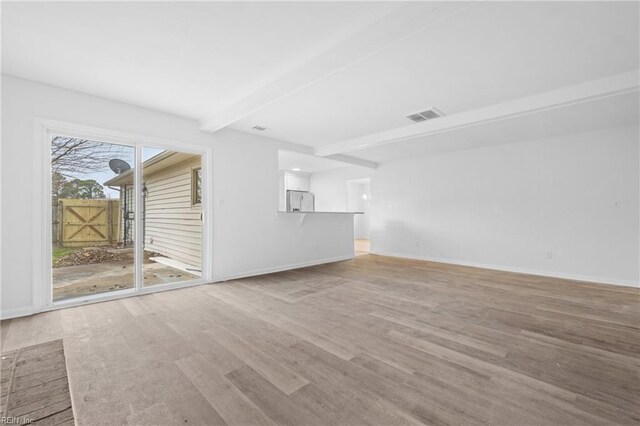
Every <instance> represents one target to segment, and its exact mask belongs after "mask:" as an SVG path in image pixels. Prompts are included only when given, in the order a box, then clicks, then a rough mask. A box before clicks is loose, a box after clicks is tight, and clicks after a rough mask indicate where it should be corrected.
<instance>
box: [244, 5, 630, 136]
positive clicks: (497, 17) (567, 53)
mask: <svg viewBox="0 0 640 426" xmlns="http://www.w3.org/2000/svg"><path fill="white" fill-rule="evenodd" d="M634 11H635V13H634ZM637 11H638V3H625V4H621V5H611V4H605V3H596V2H592V3H580V2H578V3H573V2H500V3H492V2H486V3H481V4H476V5H474V6H473V7H470V8H468V9H466V10H465V11H463V12H461V13H459V14H457V15H454V16H451V17H448V18H447V19H444V20H442V21H440V22H439V23H437V24H435V25H432V26H428V27H426V28H425V29H424V30H423V31H421V32H419V33H417V34H415V35H413V36H411V37H409V38H407V39H404V40H401V41H400V42H397V43H395V44H393V45H391V46H388V47H387V48H385V49H381V50H380V51H378V52H376V53H375V54H373V55H371V56H369V57H367V58H365V59H363V60H361V61H359V62H357V63H355V64H353V65H351V66H349V67H347V68H345V69H342V70H340V71H339V72H336V73H334V74H332V75H330V76H328V77H327V78H325V79H323V80H322V81H319V82H318V83H316V84H313V85H311V86H309V87H307V88H305V89H303V90H301V91H299V92H297V93H295V94H293V95H292V96H289V97H287V98H285V99H283V100H281V101H279V102H277V103H275V104H273V105H270V106H268V107H266V108H264V109H262V110H260V111H257V112H255V113H253V114H251V115H249V116H248V117H246V118H244V119H242V120H240V121H238V122H237V123H235V124H233V125H232V127H233V128H235V129H238V130H246V129H247V128H249V127H251V126H252V125H253V124H255V123H259V124H262V125H265V126H267V127H269V128H270V129H272V130H271V136H273V137H275V138H280V139H284V140H288V141H293V142H297V143H302V144H305V145H311V146H321V145H324V144H328V143H333V142H337V141H340V140H344V139H350V138H355V137H357V136H361V135H364V134H368V133H376V132H380V131H382V130H386V129H390V128H394V127H399V126H404V125H407V124H410V122H409V121H408V120H407V118H406V115H408V114H411V113H413V112H417V111H423V110H425V109H428V108H430V107H432V106H435V107H437V108H438V109H440V110H442V111H443V112H444V113H445V114H447V115H452V114H456V113H459V112H462V111H468V110H473V109H476V108H481V107H484V106H488V105H493V104H497V103H500V102H505V101H508V100H512V99H516V98H519V97H523V96H527V95H532V94H536V93H539V92H545V91H548V90H552V89H557V88H560V87H563V86H567V85H572V84H576V83H582V82H585V81H589V80H593V79H597V78H601V77H605V76H608V75H612V74H616V73H621V72H624V71H629V70H633V69H637V68H638V50H639V45H638V36H639V33H638V31H639V30H638V12H637Z"/></svg>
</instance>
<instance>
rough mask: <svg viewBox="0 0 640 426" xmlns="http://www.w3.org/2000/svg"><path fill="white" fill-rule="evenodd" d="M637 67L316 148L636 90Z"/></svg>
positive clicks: (376, 142)
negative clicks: (584, 81)
mask: <svg viewBox="0 0 640 426" xmlns="http://www.w3.org/2000/svg"><path fill="white" fill-rule="evenodd" d="M639 82H640V73H639V70H635V71H629V72H626V73H622V74H616V75H613V76H610V77H605V78H601V79H598V80H592V81H589V82H587V83H582V84H576V85H573V86H567V87H564V88H562V89H558V90H552V91H549V92H544V93H541V94H538V95H533V96H526V97H523V98H520V99H517V100H514V101H509V102H504V103H500V104H496V105H492V106H489V107H486V108H479V109H475V110H472V111H466V112H461V113H458V114H453V115H450V116H445V117H440V118H437V119H434V120H428V121H423V122H421V123H418V124H410V125H407V126H402V127H397V128H395V129H390V130H385V131H383V132H379V133H373V134H369V135H365V136H361V137H358V138H354V139H348V140H344V141H341V142H336V143H333V144H329V145H325V146H321V147H318V148H316V150H315V154H316V155H318V156H321V157H327V156H332V155H336V154H344V153H348V152H357V151H360V150H363V149H367V148H372V147H375V146H380V145H385V144H391V143H394V142H399V141H404V140H408V139H414V138H418V137H421V136H426V135H432V134H437V133H444V132H449V131H452V130H456V129H461V128H464V127H470V126H477V125H481V124H484V123H489V122H493V121H499V120H506V119H510V118H513V117H518V116H521V115H526V114H533V113H536V112H540V111H545V110H550V109H554V108H561V107H565V106H569V105H573V104H579V103H583V102H589V101H592V100H595V99H600V98H606V97H610V96H617V95H621V94H625V93H631V92H634V91H635V92H637V91H638V90H639V89H640V84H639Z"/></svg>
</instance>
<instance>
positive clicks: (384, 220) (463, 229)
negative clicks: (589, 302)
mask: <svg viewBox="0 0 640 426" xmlns="http://www.w3.org/2000/svg"><path fill="white" fill-rule="evenodd" d="M638 137H639V135H638V126H628V127H621V128H612V129H607V130H603V131H597V132H589V133H580V134H572V135H567V136H562V137H556V138H549V139H542V140H535V141H528V142H520V143H513V144H508V145H500V146H492V147H486V148H478V149H472V150H464V151H456V152H449V153H445V154H440V155H435V156H429V157H422V158H412V159H407V160H403V161H398V162H393V163H387V164H382V165H381V166H380V167H379V168H378V170H377V171H376V175H375V177H374V179H372V210H373V216H372V222H371V233H372V251H373V252H376V253H380V254H392V255H401V256H408V257H415V258H424V259H433V260H441V261H446V262H454V263H467V264H472V265H480V266H488V267H494V268H499V269H508V270H518V271H526V272H532V273H538V274H543V275H553V276H560V277H571V278H576V279H585V280H593V281H600V282H608V283H618V284H626V285H634V286H638V285H639V284H638V280H639V267H640V266H639V258H640V253H639V222H638V218H639V216H640V212H639V208H638V204H639V201H638V198H639V171H638V170H639V149H638V145H639V143H638Z"/></svg>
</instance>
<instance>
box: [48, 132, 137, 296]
mask: <svg viewBox="0 0 640 426" xmlns="http://www.w3.org/2000/svg"><path fill="white" fill-rule="evenodd" d="M134 155H135V150H134V148H132V147H128V146H122V145H116V144H110V143H105V142H98V141H93V140H87V139H80V138H72V137H66V136H53V137H52V138H51V201H52V203H51V213H52V237H53V238H52V239H53V241H52V244H53V246H52V278H53V281H52V282H53V300H54V301H59V300H64V299H69V298H74V297H81V296H88V295H92V294H98V293H105V292H109V291H116V290H122V289H126V288H133V287H134V254H133V235H134V231H133V215H134V203H133V189H132V188H133V186H132V185H133V170H131V168H130V165H131V164H133V163H134Z"/></svg>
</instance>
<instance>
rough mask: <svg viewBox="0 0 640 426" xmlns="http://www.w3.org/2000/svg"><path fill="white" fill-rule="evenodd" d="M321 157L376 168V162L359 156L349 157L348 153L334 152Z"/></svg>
mask: <svg viewBox="0 0 640 426" xmlns="http://www.w3.org/2000/svg"><path fill="white" fill-rule="evenodd" d="M316 157H317V156H316ZM323 158H328V159H330V160H336V161H341V162H343V163H347V164H352V165H354V166H360V167H366V168H368V169H377V168H378V163H376V162H374V161H369V160H363V159H361V158H355V157H351V156H350V155H344V154H334V155H326V156H324V157H323Z"/></svg>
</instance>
